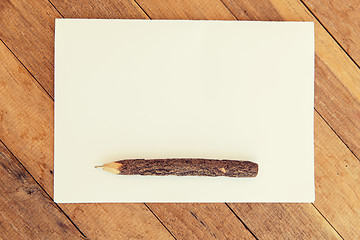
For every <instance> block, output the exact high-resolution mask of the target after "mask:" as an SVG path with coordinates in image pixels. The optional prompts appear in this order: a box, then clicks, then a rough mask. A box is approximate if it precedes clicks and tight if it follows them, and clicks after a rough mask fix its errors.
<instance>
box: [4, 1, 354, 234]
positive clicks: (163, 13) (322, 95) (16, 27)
mask: <svg viewBox="0 0 360 240" xmlns="http://www.w3.org/2000/svg"><path fill="white" fill-rule="evenodd" d="M9 2H10V4H9ZM18 2H21V1H15V0H13V1H6V2H1V3H0V9H1V11H0V34H1V35H0V36H1V37H2V39H3V40H4V41H5V43H7V45H8V46H9V47H10V49H12V51H14V52H15V53H16V54H17V56H18V57H19V59H20V60H22V61H23V60H24V59H28V61H34V59H35V60H36V61H40V63H41V62H42V61H44V58H45V59H47V60H46V61H48V60H49V59H51V61H52V57H50V58H48V56H47V55H42V54H38V53H37V48H40V46H41V48H47V47H46V46H48V43H49V42H51V44H52V41H53V40H52V38H53V37H52V36H53V35H51V37H50V38H51V40H49V39H48V37H46V36H50V35H46V34H47V30H46V29H47V28H46V26H49V22H46V21H45V20H44V19H50V20H49V21H53V18H54V17H53V16H54V15H57V13H56V12H54V10H51V11H50V12H49V11H44V10H43V8H41V5H39V4H45V1H44V2H41V3H34V4H35V5H33V6H40V7H35V8H31V6H30V7H29V8H26V7H24V6H27V5H26V4H18ZM55 2H56V3H55V5H57V6H58V7H59V9H60V8H61V6H60V5H59V4H58V3H57V1H55ZM59 2H60V1H59ZM66 2H69V1H65V3H64V4H65V5H64V6H65V7H64V8H63V9H61V11H62V13H63V15H65V16H66V14H65V13H64V12H66V10H67V9H69V8H70V7H72V8H73V10H71V9H70V10H69V12H68V14H69V16H72V17H81V16H87V17H96V16H97V17H101V16H103V17H104V18H106V17H107V16H109V17H111V16H113V15H112V14H116V12H117V11H114V12H111V11H110V8H106V7H105V8H101V7H97V6H98V5H97V4H101V3H100V1H91V4H85V1H76V2H71V4H68V5H66V4H67V3H66ZM146 2H147V4H146ZM77 3H78V4H77ZM105 3H107V2H105ZM140 3H141V4H140V5H141V6H142V7H143V8H146V11H147V12H148V13H151V14H150V17H151V18H181V19H234V18H233V17H232V15H231V14H230V13H229V12H226V8H224V7H223V6H222V5H221V3H220V2H217V1H210V2H205V1H186V2H181V3H179V2H175V1H171V3H172V5H167V4H168V3H167V2H163V3H162V4H157V3H150V1H144V2H141V1H140ZM226 4H227V6H228V7H229V8H230V9H231V10H232V12H233V13H234V14H235V15H236V16H237V17H238V18H239V19H244V20H246V19H252V20H256V19H259V20H306V21H312V20H314V19H313V18H312V17H311V15H310V14H309V13H308V12H307V11H306V9H305V8H304V7H303V6H302V5H301V3H300V2H298V1H275V0H272V1H264V0H263V1H257V2H251V1H241V2H240V1H237V2H233V1H226ZM163 6H165V8H163ZM38 8H39V9H38ZM49 8H51V7H48V6H47V7H45V8H44V9H49ZM166 8H168V9H166ZM29 9H30V10H29ZM95 9H96V10H95ZM99 9H101V10H99ZM125 9H131V7H128V8H125ZM214 9H215V10H216V9H218V10H217V11H214ZM219 9H220V10H219ZM97 11H104V12H103V13H101V14H98V13H97ZM221 12H225V13H221ZM106 14H109V15H106ZM119 14H123V16H124V17H126V16H127V15H126V14H124V13H123V12H121V13H119ZM127 14H129V15H128V16H131V14H132V13H131V14H130V13H127ZM140 14H141V13H140ZM240 14H241V15H240ZM23 15H24V16H23ZM32 15H35V17H34V16H32ZM47 15H51V16H52V17H48V16H47ZM241 16H242V17H241ZM129 18H131V17H129ZM28 19H31V20H34V21H35V22H33V21H29V20H28ZM14 22H15V23H16V24H14ZM34 24H35V25H34ZM8 25H9V26H8ZM50 25H51V24H50ZM32 26H37V27H36V28H34V29H33V27H32ZM27 28H29V29H30V30H29V29H27ZM44 29H45V30H44ZM14 31H19V32H20V33H22V34H28V33H29V34H30V35H31V34H32V35H34V36H30V37H29V38H30V39H32V40H31V41H29V43H28V45H25V46H28V48H27V50H28V51H27V50H26V49H25V48H24V46H23V45H22V38H21V34H18V33H16V32H15V33H14ZM36 31H40V32H39V33H37V32H36ZM34 32H35V33H36V34H34ZM52 34H53V33H52ZM5 35H6V36H5ZM18 35H20V37H17V36H18ZM38 35H39V36H40V38H39V36H38ZM14 36H15V37H16V38H15V39H14ZM41 36H44V37H41ZM6 38H9V39H8V40H6ZM42 41H45V42H44V43H43V44H42ZM46 41H48V43H46ZM33 42H35V43H36V44H33V45H32V43H33ZM41 44H42V45H41ZM51 47H52V46H51ZM0 49H1V51H0V53H1V55H0V57H1V59H2V61H1V64H2V65H1V67H0V75H1V76H2V78H1V79H0V94H1V99H2V100H3V99H5V100H4V101H0V138H1V139H3V140H4V141H5V143H6V144H7V146H9V147H10V148H11V149H12V151H13V152H14V153H15V154H16V155H17V156H18V157H20V160H22V159H24V160H25V159H26V161H23V163H24V164H25V163H26V164H27V168H28V169H29V170H30V171H31V173H34V175H36V176H37V177H38V179H40V180H41V181H42V184H45V185H46V187H47V190H50V192H52V177H51V172H50V171H52V148H53V146H52V135H51V134H52V133H50V135H49V131H50V132H52V131H53V129H51V128H52V126H53V125H52V117H51V116H52V114H53V113H52V102H51V100H49V99H50V98H48V97H46V94H44V93H41V92H42V91H41V88H40V87H38V86H37V85H36V84H34V81H33V80H31V76H30V75H29V74H28V73H26V71H25V70H24V69H23V68H22V67H21V65H20V64H18V63H17V62H16V60H15V59H12V58H11V57H12V56H11V54H10V53H7V52H6V51H5V50H4V48H3V47H1V48H0ZM14 49H18V51H15V50H14ZM19 49H20V50H19ZM24 49H25V50H24ZM316 49H317V56H318V58H317V60H316V64H317V72H316V74H317V76H316V108H317V109H318V110H319V112H320V113H321V114H322V115H323V116H324V117H325V119H326V120H327V121H328V122H329V123H330V124H331V126H332V127H333V128H334V129H335V130H336V131H337V133H338V134H339V135H340V136H341V137H342V139H343V140H344V141H345V142H346V143H347V144H348V145H349V146H350V148H351V149H353V150H354V149H355V150H354V152H355V153H357V154H358V153H359V151H360V150H359V146H358V144H357V143H358V142H359V139H360V132H359V131H358V129H359V116H360V114H359V111H358V109H357V108H356V107H353V106H358V102H359V98H360V94H359V93H360V88H359V82H358V79H359V72H358V70H356V66H354V64H353V65H351V60H349V59H348V57H347V56H346V54H344V53H343V52H342V51H341V49H340V48H339V47H338V46H337V45H336V43H334V41H332V39H331V37H330V36H329V35H328V34H327V33H326V31H325V30H324V29H322V27H319V26H318V24H316ZM329 49H330V51H329ZM46 51H47V50H46ZM3 52H6V54H2V53H3ZM28 53H29V54H30V55H32V56H31V57H28V56H26V55H27V54H28ZM50 53H51V54H52V51H50ZM10 56H11V57H10ZM3 57H5V58H3ZM37 58H42V59H40V60H39V59H37ZM3 59H4V61H3ZM319 60H321V61H319ZM23 62H24V64H25V66H26V67H27V68H28V69H29V70H30V71H31V72H32V73H33V74H34V72H36V71H38V73H37V75H36V77H37V78H39V76H41V72H42V71H45V70H43V69H41V66H44V65H46V64H45V63H41V64H42V65H41V64H40V66H39V67H38V66H36V64H33V66H32V67H31V68H30V67H29V66H30V64H29V63H27V62H25V61H23ZM319 63H321V64H322V65H320V67H319V66H318V64H319ZM324 66H326V68H325V67H324ZM319 69H320V70H321V72H320V73H321V74H319ZM51 71H52V67H51ZM34 75H35V74H34ZM45 75H46V74H45ZM45 75H44V76H45ZM50 75H51V74H50ZM50 75H49V74H48V77H49V76H50ZM319 76H320V77H321V79H320V80H319ZM43 79H45V80H40V78H39V79H38V80H39V81H40V82H42V81H47V80H46V78H43ZM49 79H51V80H52V75H51V76H50V78H49ZM13 82H17V84H13ZM330 83H331V84H330ZM334 86H335V89H333V88H334ZM13 87H15V89H12V88H13ZM336 88H338V89H336ZM320 90H321V91H320ZM339 92H341V94H339ZM338 95H339V96H338ZM47 98H48V99H47ZM44 99H45V100H44ZM49 103H50V104H49ZM48 104H49V105H51V108H49V107H48ZM8 105H10V106H8ZM320 108H322V109H320ZM49 116H50V117H49ZM48 118H49V119H50V120H49V119H48ZM44 119H45V120H44ZM349 119H350V122H346V121H349ZM343 121H345V122H344V123H343ZM343 124H344V125H343ZM43 126H45V127H43ZM49 126H50V129H48V128H49ZM324 126H325V128H327V129H328V127H327V126H326V125H324ZM352 129H353V131H352V133H351V132H350V130H352ZM328 131H330V130H329V129H328ZM326 136H327V135H323V134H319V135H317V138H319V137H323V138H324V139H322V140H321V142H322V144H327V141H328V140H327V139H326V138H325V137H326ZM322 144H321V145H322ZM330 146H332V147H333V148H335V149H338V148H343V147H344V146H343V145H342V144H341V142H340V141H339V140H337V142H335V143H334V144H330ZM336 146H337V147H336ZM13 149H14V150H16V152H15V151H14V150H13ZM324 149H325V150H326V148H324ZM325 150H324V151H322V152H324V153H325ZM48 154H50V155H48ZM319 156H320V157H321V158H323V156H321V155H318V154H317V159H318V158H319ZM345 156H346V159H352V157H350V156H351V155H349V153H347V152H345V151H344V152H342V153H341V154H339V155H334V158H331V159H333V161H334V162H335V163H339V164H340V165H341V164H342V163H343V162H341V161H339V159H338V158H339V157H345ZM358 156H359V155H358ZM39 157H42V158H39ZM317 159H316V161H317ZM326 159H330V158H326ZM42 164H45V165H44V166H42ZM352 164H355V162H353V161H352ZM324 165H327V163H325V164H324V163H321V164H320V165H316V171H317V172H319V173H321V175H320V178H324V180H323V181H321V184H320V185H317V196H316V197H317V199H319V198H320V199H321V198H322V199H323V202H320V203H318V201H317V202H316V203H315V204H316V206H317V208H318V209H320V211H321V212H322V213H324V215H325V216H326V217H327V218H328V219H330V220H331V223H332V224H333V225H334V226H335V228H336V229H337V230H339V229H338V228H340V233H341V234H342V235H343V237H345V236H346V237H348V236H350V238H349V239H353V237H354V236H351V234H353V233H354V230H352V229H350V230H347V229H344V228H343V225H344V224H345V223H347V222H346V221H344V220H343V219H344V218H349V219H351V217H353V215H351V214H353V213H352V212H351V211H354V209H355V211H354V212H355V213H356V210H357V209H358V205H357V202H358V201H356V199H355V200H354V195H351V192H350V191H349V188H350V187H351V186H353V185H354V183H356V181H355V182H350V184H349V186H350V187H349V186H345V187H344V185H343V184H344V183H339V181H335V182H333V175H332V174H333V170H334V166H335V167H338V166H337V165H334V166H331V167H330V168H327V166H325V167H324ZM348 166H349V165H348ZM352 166H354V165H352ZM355 169H357V168H355ZM340 173H342V172H339V175H340ZM345 173H346V174H345V175H346V178H344V179H350V177H349V176H352V175H353V174H354V173H357V170H356V171H353V172H350V173H348V172H346V171H345ZM47 174H50V177H48V176H47ZM316 174H317V178H319V176H318V173H316ZM323 176H326V177H323ZM48 178H49V179H50V180H51V181H49V180H48ZM329 178H330V179H331V180H329ZM354 179H355V180H357V179H358V178H356V177H354ZM354 179H353V180H354ZM330 184H333V185H331V188H332V189H338V188H341V187H344V191H342V192H341V191H334V192H335V193H336V194H334V195H331V199H334V200H329V201H326V198H327V196H326V194H329V191H330V190H331V189H330ZM324 186H325V187H324ZM319 187H320V188H322V189H321V190H320V191H319V192H320V194H323V195H322V196H320V197H319V193H318V188H319ZM329 189H330V190H329ZM355 193H356V194H357V192H355ZM339 194H344V196H346V197H342V196H339ZM357 196H358V195H357ZM344 198H348V199H344ZM324 199H325V200H324ZM335 200H336V206H338V205H340V206H343V205H344V206H346V209H347V210H346V211H345V212H342V211H341V208H336V209H335V208H333V209H332V208H331V203H332V201H335ZM251 205H252V208H251V209H248V205H245V204H235V207H236V208H240V207H242V208H243V211H244V213H245V215H244V216H243V217H244V218H242V219H243V220H247V222H246V224H247V225H248V226H249V227H250V228H251V229H254V230H256V235H257V236H258V237H259V238H261V239H262V238H264V239H266V236H267V235H266V234H267V233H268V232H270V236H272V235H271V232H275V234H274V235H276V236H280V238H284V237H282V236H297V237H298V238H300V239H301V238H312V237H307V236H309V235H308V234H310V233H312V232H313V229H315V228H319V229H321V230H322V231H321V232H320V233H314V236H317V237H318V238H326V239H331V238H334V239H335V238H337V236H336V235H335V234H334V231H332V230H331V229H330V228H329V225H327V224H326V223H325V222H324V221H323V220H320V219H321V218H319V215H317V214H316V211H314V210H313V209H312V208H311V207H308V206H311V205H307V204H306V205H295V204H287V206H286V207H284V206H282V205H276V204H275V205H271V206H269V207H268V206H266V204H251ZM139 206H140V207H138V206H137V205H134V204H126V205H121V207H119V205H117V207H114V205H112V204H69V205H64V206H62V207H63V208H65V207H66V208H67V209H66V212H67V213H68V214H69V215H70V217H71V218H72V219H75V221H76V224H77V225H78V226H80V228H81V229H85V230H84V232H85V233H86V235H87V236H88V237H90V238H99V235H104V236H106V237H108V238H109V237H114V236H122V237H123V238H156V237H157V235H159V236H160V237H159V238H160V239H162V238H169V237H170V238H171V236H170V235H169V234H168V233H167V232H166V231H165V230H164V229H162V228H159V227H158V224H155V223H154V222H153V221H152V220H151V219H152V218H153V217H152V215H151V214H150V215H149V214H147V213H146V212H147V210H146V209H144V206H143V205H139ZM179 206H180V208H181V209H180V210H179V209H177V208H176V207H175V205H173V204H168V205H167V206H165V205H163V204H161V205H160V204H159V205H158V206H156V207H154V206H150V208H151V209H154V212H155V214H156V215H157V216H158V217H159V218H160V219H161V220H162V221H163V222H164V223H165V225H166V226H167V227H168V228H169V229H171V231H172V232H173V234H174V235H175V236H179V238H181V236H183V234H184V236H191V234H194V238H195V237H197V238H201V237H202V236H209V235H208V234H210V235H211V233H213V232H219V233H216V236H232V235H231V233H229V232H227V230H226V232H225V233H222V234H223V235H221V229H222V228H224V226H223V224H224V222H225V219H224V218H221V217H222V215H220V213H219V215H216V218H215V217H214V216H212V215H211V214H210V215H209V212H208V211H200V210H199V208H201V207H198V206H195V204H194V205H191V204H190V205H188V206H186V207H189V209H191V210H192V212H193V213H195V212H194V211H198V212H196V213H195V215H196V216H197V218H198V219H201V221H202V222H203V223H205V222H204V221H203V219H206V220H207V221H208V222H207V224H206V226H209V225H211V226H212V228H211V229H212V230H211V231H210V230H208V229H209V228H206V227H205V226H203V224H201V222H200V224H199V221H198V220H197V219H196V218H195V217H193V218H191V217H190V215H191V216H193V215H192V214H191V213H190V215H189V213H188V212H186V214H185V213H184V215H181V214H178V213H179V212H182V209H184V208H185V207H182V206H181V204H180V205H179ZM183 206H184V205H183ZM209 206H212V204H209ZM224 206H225V205H224ZM234 209H235V208H234ZM349 209H352V210H349ZM144 211H145V213H146V214H143V212H144ZM349 211H350V212H349ZM112 212H115V214H114V215H112V214H111V213H112ZM189 212H190V211H189ZM221 212H222V211H221ZM238 213H240V212H238ZM288 214H291V215H290V216H291V218H290V220H289V221H290V222H287V221H284V220H281V219H283V216H284V215H285V216H286V215H288ZM88 216H90V217H88ZM144 216H146V217H145V218H144ZM167 216H169V218H168V219H166V217H167ZM239 216H240V215H239ZM261 216H263V217H265V218H259V217H261ZM269 216H271V217H273V218H274V219H271V218H269ZM123 218H125V219H123ZM278 218H280V224H279V226H277V225H276V224H277V219H278ZM89 219H90V220H89ZM144 219H145V220H144ZM194 219H195V220H194ZM259 219H261V221H259ZM264 219H265V221H264ZM286 219H289V218H285V220H286ZM88 220H89V221H88ZM101 220H103V221H104V222H106V221H107V222H110V223H111V224H109V227H107V226H108V225H99V226H100V227H99V228H97V229H94V226H93V225H92V224H91V221H99V222H101ZM175 220H176V222H175ZM118 221H119V222H118ZM120 221H121V222H120ZM333 221H335V223H336V224H335V223H333ZM355 223H358V222H357V219H356V221H355ZM97 224H100V223H97ZM258 225H259V226H258ZM308 225H309V226H308ZM313 225H314V226H315V227H313ZM124 226H125V227H124ZM127 226H129V227H128V228H127ZM192 226H194V228H191V227H192ZM352 226H353V225H351V227H352ZM195 228H201V229H200V230H198V229H195ZM225 229H226V228H225ZM236 229H238V228H236ZM259 229H260V230H259ZM284 229H285V230H284ZM281 230H282V231H283V233H282V234H283V235H280V234H281ZM164 231H165V232H164ZM356 233H357V232H355V234H356ZM204 234H205V235H204ZM223 238H225V237H223Z"/></svg>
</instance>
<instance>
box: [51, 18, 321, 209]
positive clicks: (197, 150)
mask: <svg viewBox="0 0 360 240" xmlns="http://www.w3.org/2000/svg"><path fill="white" fill-rule="evenodd" d="M313 107H314V25H313V23H309V22H240V21H178V20H175V21H164V20H151V21H150V20H84V19H82V20H81V19H57V20H56V34H55V171H54V178H55V179H54V182H55V189H54V192H55V193H54V195H55V196H54V197H55V201H56V202H61V203H63V202H69V203H70V202H313V201H314V199H315V192H314V142H313V138H314V136H313ZM180 157H184V158H185V157H191V158H195V157H199V158H217V159H238V160H240V159H243V160H251V161H254V162H257V163H258V164H259V174H258V176H257V177H256V178H251V179H250V178H249V179H246V178H226V177H216V178H211V177H176V176H167V177H156V176H153V177H152V176H145V177H144V176H118V175H113V174H111V173H108V172H105V171H102V170H99V169H95V168H94V166H95V165H100V164H103V163H108V162H112V161H116V160H120V159H129V158H180Z"/></svg>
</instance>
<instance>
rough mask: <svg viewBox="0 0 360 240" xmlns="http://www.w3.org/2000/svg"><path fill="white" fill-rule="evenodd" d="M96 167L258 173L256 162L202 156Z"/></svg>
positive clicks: (114, 170)
mask: <svg viewBox="0 0 360 240" xmlns="http://www.w3.org/2000/svg"><path fill="white" fill-rule="evenodd" d="M95 167H96V168H102V169H104V170H105V171H109V172H112V173H115V174H118V175H155V176H166V175H176V176H209V177H218V176H224V177H256V175H257V173H258V164H256V163H254V162H250V161H239V160H215V159H202V158H169V159H148V160H145V159H126V160H120V161H116V162H111V163H107V164H104V165H102V166H95Z"/></svg>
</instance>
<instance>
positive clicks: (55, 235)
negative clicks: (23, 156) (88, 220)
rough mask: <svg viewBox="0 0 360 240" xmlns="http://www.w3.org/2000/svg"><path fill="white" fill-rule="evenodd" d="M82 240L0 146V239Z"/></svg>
mask: <svg viewBox="0 0 360 240" xmlns="http://www.w3.org/2000/svg"><path fill="white" fill-rule="evenodd" d="M40 236H41V239H83V236H82V235H81V233H80V232H79V231H78V230H77V229H76V228H75V226H74V225H73V224H72V223H71V222H70V221H69V220H68V219H67V218H66V216H65V215H64V214H63V213H62V212H61V211H60V210H59V209H58V208H57V206H56V205H55V204H54V202H53V201H52V200H51V199H50V198H49V197H48V196H47V195H46V193H45V192H44V191H43V190H42V189H41V188H40V186H39V185H38V184H37V183H36V182H35V181H34V179H33V178H32V177H31V176H30V174H29V173H28V172H27V171H26V170H25V168H24V167H23V166H21V165H20V164H19V162H18V161H17V160H16V159H15V158H14V157H13V156H12V155H11V153H10V152H9V151H8V150H7V149H6V148H5V147H4V145H3V144H2V143H1V142H0V239H39V237H40Z"/></svg>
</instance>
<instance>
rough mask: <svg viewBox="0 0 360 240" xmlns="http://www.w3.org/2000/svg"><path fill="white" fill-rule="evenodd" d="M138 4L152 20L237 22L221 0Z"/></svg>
mask: <svg viewBox="0 0 360 240" xmlns="http://www.w3.org/2000/svg"><path fill="white" fill-rule="evenodd" d="M137 3H138V4H139V5H140V6H141V8H142V9H143V10H144V11H145V12H146V13H147V15H148V16H150V18H151V19H192V20H199V19H212V20H236V19H235V17H234V16H233V15H232V14H231V13H230V12H229V11H228V10H227V9H226V7H225V6H224V4H222V3H221V1H219V0H209V1H205V0H197V1H190V0H186V1H177V0H169V1H166V0H160V1H152V0H140V1H137Z"/></svg>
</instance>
